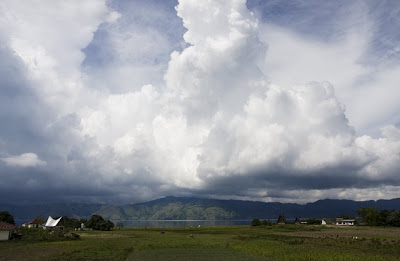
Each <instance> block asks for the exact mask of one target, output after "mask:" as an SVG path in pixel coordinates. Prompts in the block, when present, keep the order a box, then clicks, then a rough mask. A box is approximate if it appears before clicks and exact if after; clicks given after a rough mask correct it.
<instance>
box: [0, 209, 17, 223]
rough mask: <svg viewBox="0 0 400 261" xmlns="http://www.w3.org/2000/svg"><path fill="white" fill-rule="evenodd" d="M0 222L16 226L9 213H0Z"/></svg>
mask: <svg viewBox="0 0 400 261" xmlns="http://www.w3.org/2000/svg"><path fill="white" fill-rule="evenodd" d="M0 221H3V222H6V223H9V224H13V225H15V221H14V217H13V215H11V214H10V213H8V211H1V212H0Z"/></svg>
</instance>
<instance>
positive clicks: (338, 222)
mask: <svg viewBox="0 0 400 261" xmlns="http://www.w3.org/2000/svg"><path fill="white" fill-rule="evenodd" d="M354 222H355V220H354V219H343V218H337V219H336V226H354Z"/></svg>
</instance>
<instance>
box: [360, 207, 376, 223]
mask: <svg viewBox="0 0 400 261" xmlns="http://www.w3.org/2000/svg"><path fill="white" fill-rule="evenodd" d="M357 213H358V214H359V215H360V217H361V219H362V222H364V223H365V224H366V225H368V226H376V225H378V210H376V209H375V208H360V209H359V210H357Z"/></svg>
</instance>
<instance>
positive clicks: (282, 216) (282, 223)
mask: <svg viewBox="0 0 400 261" xmlns="http://www.w3.org/2000/svg"><path fill="white" fill-rule="evenodd" d="M276 223H277V224H280V225H284V224H285V223H286V218H285V216H284V215H279V217H278V220H277V221H276Z"/></svg>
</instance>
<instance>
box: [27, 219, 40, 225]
mask: <svg viewBox="0 0 400 261" xmlns="http://www.w3.org/2000/svg"><path fill="white" fill-rule="evenodd" d="M43 223H44V222H43V221H42V220H40V219H35V220H32V221H31V222H29V223H28V224H29V225H42V224H43Z"/></svg>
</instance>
